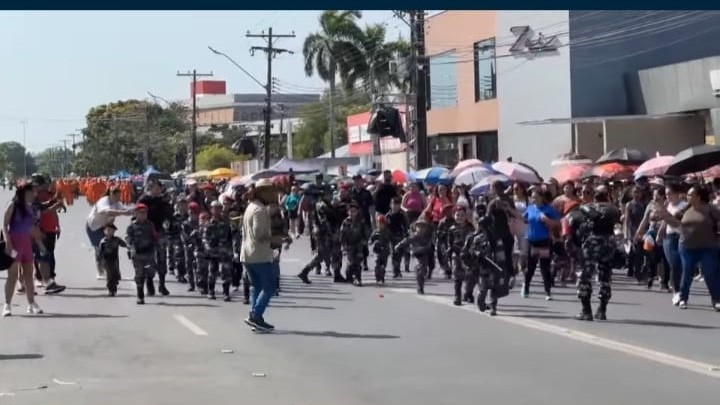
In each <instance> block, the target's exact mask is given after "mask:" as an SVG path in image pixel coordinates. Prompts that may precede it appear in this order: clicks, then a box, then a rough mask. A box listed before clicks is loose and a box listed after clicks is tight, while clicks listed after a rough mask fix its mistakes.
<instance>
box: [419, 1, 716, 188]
mask: <svg viewBox="0 0 720 405" xmlns="http://www.w3.org/2000/svg"><path fill="white" fill-rule="evenodd" d="M719 32H720V13H718V12H713V11H699V12H688V11H562V10H560V11H445V12H442V13H439V14H437V15H434V16H431V17H429V18H428V19H427V20H426V39H425V42H426V48H427V55H428V56H429V62H428V65H429V86H428V89H429V93H428V96H429V100H428V107H429V110H428V136H429V137H430V139H431V140H430V145H431V151H432V153H433V158H434V159H435V160H436V162H438V163H442V164H446V165H452V164H453V163H454V162H457V161H458V160H461V159H466V158H470V157H477V158H480V159H482V160H486V161H494V160H505V159H507V158H510V157H512V159H513V160H514V161H522V162H525V163H527V164H530V165H532V166H534V167H536V168H537V169H538V170H539V171H540V172H541V174H545V175H547V174H549V172H550V161H551V160H552V158H553V157H554V156H556V155H558V154H561V153H566V152H570V151H576V152H580V153H585V154H588V155H590V156H591V157H598V156H600V155H601V154H602V153H604V152H606V151H608V150H611V149H613V148H615V147H620V146H630V147H636V148H639V149H644V150H645V151H646V152H648V153H655V152H661V153H676V152H678V151H679V150H680V149H682V148H684V147H687V146H691V145H694V144H698V143H702V142H704V140H705V136H706V135H707V131H708V130H707V129H706V128H717V127H718V125H717V124H713V123H714V122H717V123H718V124H720V110H718V107H720V104H719V102H718V99H717V98H716V97H715V96H714V95H713V93H712V89H711V85H710V71H711V70H713V69H718V68H719V67H720V66H718V63H720V61H719V60H718V58H716V57H717V56H718V55H720V42H718V41H717V40H716V39H715V38H717V35H718V33H719ZM708 123H709V125H708ZM715 132H716V133H717V131H715Z"/></svg>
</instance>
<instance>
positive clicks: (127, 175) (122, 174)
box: [115, 170, 130, 179]
mask: <svg viewBox="0 0 720 405" xmlns="http://www.w3.org/2000/svg"><path fill="white" fill-rule="evenodd" d="M115 177H117V178H118V179H127V178H130V173H128V172H126V171H125V170H120V171H118V172H117V173H115Z"/></svg>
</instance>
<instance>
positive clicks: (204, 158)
mask: <svg viewBox="0 0 720 405" xmlns="http://www.w3.org/2000/svg"><path fill="white" fill-rule="evenodd" d="M239 160H245V157H244V156H242V155H238V154H236V153H235V152H233V151H232V150H231V149H230V148H228V147H225V146H222V145H217V144H214V145H208V146H204V147H203V148H202V149H201V150H200V152H199V153H198V154H197V156H196V157H195V164H196V165H197V168H198V170H214V169H218V168H221V167H230V164H231V163H232V162H237V161H239Z"/></svg>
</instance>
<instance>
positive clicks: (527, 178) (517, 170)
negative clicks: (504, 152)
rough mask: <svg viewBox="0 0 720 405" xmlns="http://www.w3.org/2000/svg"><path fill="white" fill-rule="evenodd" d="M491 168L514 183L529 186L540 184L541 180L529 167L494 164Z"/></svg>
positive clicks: (516, 164) (504, 163) (507, 163)
mask: <svg viewBox="0 0 720 405" xmlns="http://www.w3.org/2000/svg"><path fill="white" fill-rule="evenodd" d="M492 168H493V169H495V170H496V171H498V172H500V173H502V174H504V175H506V176H508V177H509V178H511V179H512V180H515V181H520V182H523V183H530V184H535V183H542V179H540V177H538V175H537V174H535V172H534V171H533V170H532V169H531V168H530V167H528V166H524V165H521V164H519V163H514V162H496V163H493V165H492Z"/></svg>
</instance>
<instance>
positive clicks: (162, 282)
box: [158, 274, 170, 295]
mask: <svg viewBox="0 0 720 405" xmlns="http://www.w3.org/2000/svg"><path fill="white" fill-rule="evenodd" d="M158 279H159V280H158V292H160V294H162V295H170V291H168V289H167V288H165V275H164V274H160V275H158Z"/></svg>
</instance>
